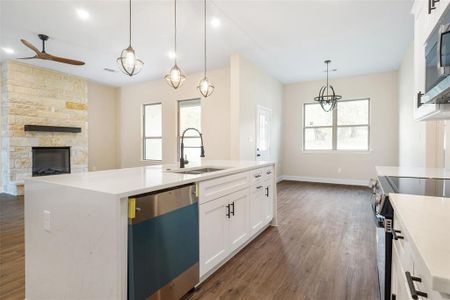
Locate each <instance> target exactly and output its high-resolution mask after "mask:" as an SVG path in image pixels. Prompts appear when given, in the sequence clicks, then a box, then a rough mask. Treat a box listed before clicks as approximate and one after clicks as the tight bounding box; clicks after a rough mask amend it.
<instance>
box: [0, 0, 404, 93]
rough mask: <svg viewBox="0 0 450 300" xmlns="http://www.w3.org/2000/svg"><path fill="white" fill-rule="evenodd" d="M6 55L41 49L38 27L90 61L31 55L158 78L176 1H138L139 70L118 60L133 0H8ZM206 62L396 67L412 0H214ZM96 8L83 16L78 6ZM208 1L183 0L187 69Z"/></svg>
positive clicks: (115, 80)
mask: <svg viewBox="0 0 450 300" xmlns="http://www.w3.org/2000/svg"><path fill="white" fill-rule="evenodd" d="M0 5H1V7H0V9H1V11H0V26H1V28H0V29H1V31H0V47H9V48H12V49H14V50H15V54H13V55H8V54H5V53H4V52H3V51H1V50H0V53H1V57H0V60H5V59H9V58H16V57H23V56H31V55H33V53H32V52H31V50H29V49H27V48H25V46H23V45H22V44H21V43H20V39H21V38H24V39H26V40H28V41H30V42H32V43H33V44H35V45H36V46H37V47H38V48H40V47H41V46H40V41H39V40H38V38H37V36H36V35H37V34H38V33H45V34H47V35H49V36H50V38H51V39H50V40H49V42H48V43H47V52H49V53H52V54H55V55H58V56H64V57H69V58H73V59H79V60H84V61H85V62H86V65H85V66H82V67H77V66H69V65H63V64H58V63H54V62H50V61H38V60H32V61H27V62H30V63H33V64H36V65H40V66H44V67H48V68H51V69H55V70H60V71H64V72H68V73H71V74H75V75H79V76H83V77H86V78H89V79H92V80H95V81H99V82H103V83H107V84H111V85H124V84H127V83H130V82H136V81H143V80H148V79H159V78H162V77H163V76H164V74H165V73H166V72H167V71H168V69H169V68H170V67H171V59H170V58H169V57H168V55H167V53H168V51H169V50H171V49H172V47H173V45H172V43H173V42H172V40H173V36H172V35H173V15H172V14H173V1H155V0H153V1H148V0H147V1H137V0H133V47H134V48H135V50H136V53H137V56H138V57H139V58H140V59H142V60H143V61H144V63H145V65H144V68H143V71H142V72H141V73H140V74H139V75H137V76H135V77H133V78H129V77H128V76H125V75H123V74H122V73H120V72H117V73H108V72H106V71H104V68H111V69H116V70H117V69H118V68H117V66H116V64H115V59H116V58H117V56H119V54H120V52H121V50H122V49H123V48H125V47H126V46H127V45H128V10H127V9H128V8H127V7H128V6H127V5H128V1H123V0H122V1H119V0H116V1H113V0H109V1H107V0H101V1H93V0H90V1H69V0H66V1H42V0H27V1H8V0H0ZM208 5H209V7H208V14H209V16H210V18H212V17H218V18H219V19H220V20H221V24H222V25H221V26H220V27H219V28H212V27H211V26H209V27H208V39H209V42H208V44H209V46H208V60H209V62H208V67H209V68H218V67H223V66H226V65H228V64H229V56H230V55H231V54H233V53H236V52H238V53H241V54H243V55H245V56H246V57H247V58H249V59H250V60H252V61H253V62H254V63H256V64H258V65H259V66H260V67H262V68H263V69H265V70H266V71H267V72H269V73H270V74H272V75H273V76H275V77H276V78H278V79H279V80H280V81H281V82H283V83H292V82H298V81H304V80H314V79H321V78H323V77H324V73H323V70H324V65H323V60H324V59H327V58H329V59H331V60H332V61H333V63H332V68H337V69H338V72H336V73H335V74H333V76H339V77H342V76H350V75H357V74H364V73H373V72H380V71H387V70H393V69H396V68H398V66H399V65H400V61H401V59H402V57H403V55H404V53H405V51H406V48H407V47H408V45H409V43H411V41H412V35H413V17H412V15H411V13H410V10H411V6H412V0H387V1H384V0H351V1H348V0H347V1H345V0H329V1H318V0H313V1H277V0H266V1H252V0H240V1H239V0H235V1H226V0H209V1H208ZM77 8H82V9H85V10H87V11H88V12H89V14H90V19H89V20H87V21H82V20H80V19H79V18H78V16H77V14H76V9H77ZM202 13H203V11H202V1H192V0H190V1H183V0H179V10H178V16H179V26H178V27H179V34H178V35H179V43H178V55H179V64H180V66H181V67H182V68H183V69H184V70H185V72H186V73H192V72H196V71H200V70H202V68H203V65H202V63H203V60H202V55H203V52H202V51H203V48H202V37H203V36H202V20H203V18H202Z"/></svg>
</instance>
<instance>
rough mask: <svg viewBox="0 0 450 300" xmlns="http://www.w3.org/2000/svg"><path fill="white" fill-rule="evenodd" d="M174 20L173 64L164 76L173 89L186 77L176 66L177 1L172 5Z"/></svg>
mask: <svg viewBox="0 0 450 300" xmlns="http://www.w3.org/2000/svg"><path fill="white" fill-rule="evenodd" d="M174 8H175V11H174V19H175V24H174V25H175V26H174V51H175V52H174V53H175V59H174V60H175V64H174V66H173V67H172V68H171V69H170V71H169V74H167V75H166V76H164V79H165V80H166V81H167V83H168V84H169V85H170V86H171V87H173V88H174V89H177V88H179V87H180V86H181V85H182V84H183V82H184V80H185V79H186V76H185V75H184V74H183V71H181V69H180V68H179V67H178V65H177V0H175V3H174Z"/></svg>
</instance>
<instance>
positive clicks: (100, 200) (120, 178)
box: [25, 161, 276, 299]
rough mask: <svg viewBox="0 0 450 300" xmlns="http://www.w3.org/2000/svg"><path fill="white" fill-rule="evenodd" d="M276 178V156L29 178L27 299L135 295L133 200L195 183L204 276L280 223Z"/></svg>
mask: <svg viewBox="0 0 450 300" xmlns="http://www.w3.org/2000/svg"><path fill="white" fill-rule="evenodd" d="M200 169H206V171H205V172H204V173H200V172H197V171H199V170H200ZM196 173H199V174H196ZM275 178H276V177H275V166H274V163H273V162H261V161H259V162H256V161H204V162H202V163H200V164H198V165H194V166H192V167H188V168H186V169H179V168H178V166H177V165H175V164H172V165H156V166H146V167H137V168H127V169H118V170H108V171H99V172H86V173H77V174H67V175H58V176H45V177H33V178H29V179H26V180H25V287H26V289H25V290H26V298H27V299H44V298H45V299H127V297H128V292H127V289H128V284H127V282H128V280H129V278H128V268H129V265H128V259H129V257H128V252H129V251H128V250H129V249H128V229H129V217H130V205H129V204H130V199H132V198H133V197H136V196H139V195H143V194H148V193H154V192H158V191H161V190H167V189H170V188H174V187H180V186H186V185H189V184H194V185H195V190H196V194H197V196H198V207H199V208H198V216H199V217H198V219H199V220H198V223H199V237H200V241H199V243H200V245H199V249H200V254H199V265H200V268H199V273H200V274H199V276H200V279H201V280H204V279H205V278H207V277H208V276H209V275H211V274H212V273H213V272H214V271H215V270H216V269H217V268H219V267H220V266H221V265H222V264H223V263H225V262H226V261H227V260H228V259H230V258H231V257H232V256H233V255H235V254H236V253H237V252H238V251H239V250H241V249H242V248H243V247H244V246H245V245H246V244H247V243H248V242H250V241H251V240H252V239H253V238H255V237H256V236H257V235H258V234H259V233H261V232H262V231H263V230H264V229H265V228H267V226H269V225H270V224H272V225H273V224H276V213H275V212H276V185H275ZM231 203H232V209H233V210H232V211H230V205H231ZM235 204H236V207H235ZM226 209H228V212H226ZM225 212H226V216H225ZM231 213H232V216H233V218H231ZM131 215H132V213H131Z"/></svg>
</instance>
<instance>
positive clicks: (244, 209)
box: [226, 188, 250, 251]
mask: <svg viewBox="0 0 450 300" xmlns="http://www.w3.org/2000/svg"><path fill="white" fill-rule="evenodd" d="M226 198H227V199H228V203H230V204H231V219H230V222H229V225H230V233H229V238H230V240H229V245H230V251H234V250H236V249H237V248H239V247H240V246H242V245H243V244H244V243H245V242H246V241H247V240H248V239H249V237H250V226H249V219H250V216H249V206H250V189H248V188H247V189H245V190H242V191H239V192H236V193H233V194H231V195H229V196H227V197H226Z"/></svg>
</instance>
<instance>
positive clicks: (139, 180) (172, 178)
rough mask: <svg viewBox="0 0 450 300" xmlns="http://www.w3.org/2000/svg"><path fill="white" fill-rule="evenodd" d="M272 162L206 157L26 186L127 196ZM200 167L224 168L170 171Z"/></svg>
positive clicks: (49, 178)
mask: <svg viewBox="0 0 450 300" xmlns="http://www.w3.org/2000/svg"><path fill="white" fill-rule="evenodd" d="M273 164H274V163H273V162H268V161H232V160H214V161H203V162H201V163H190V164H189V165H187V166H186V168H184V169H179V166H178V164H165V165H153V166H145V167H136V168H125V169H115V170H106V171H96V172H83V173H73V174H64V175H58V176H42V177H32V178H27V179H26V180H25V187H26V186H27V182H28V183H29V182H31V181H33V182H45V183H50V184H56V185H61V186H67V187H73V188H78V189H83V190H87V191H92V192H100V193H105V194H110V195H116V196H118V197H127V196H132V195H136V194H142V193H147V192H153V191H157V190H161V189H165V188H170V187H174V186H179V185H183V184H188V183H192V182H200V181H204V180H208V179H212V178H216V177H221V176H225V175H230V174H233V173H238V172H243V171H246V170H251V169H255V168H259V167H265V166H270V165H273ZM200 167H212V168H224V170H220V171H216V172H209V173H203V174H198V175H192V174H180V173H174V172H171V171H178V170H189V169H195V168H200Z"/></svg>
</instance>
